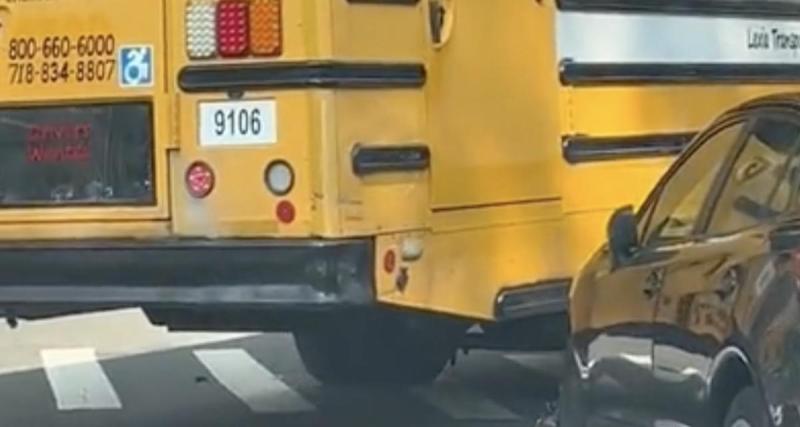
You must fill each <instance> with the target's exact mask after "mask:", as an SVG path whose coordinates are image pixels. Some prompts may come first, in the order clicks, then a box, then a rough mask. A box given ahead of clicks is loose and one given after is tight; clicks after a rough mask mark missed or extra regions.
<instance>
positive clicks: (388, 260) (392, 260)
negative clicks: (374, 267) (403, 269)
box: [383, 250, 397, 274]
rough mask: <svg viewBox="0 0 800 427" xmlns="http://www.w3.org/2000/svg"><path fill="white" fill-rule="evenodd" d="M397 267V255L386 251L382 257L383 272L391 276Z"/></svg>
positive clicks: (391, 251)
mask: <svg viewBox="0 0 800 427" xmlns="http://www.w3.org/2000/svg"><path fill="white" fill-rule="evenodd" d="M396 267H397V255H396V254H395V253H394V251H393V250H388V251H386V253H385V254H384V255H383V271H385V272H387V273H389V274H392V273H394V269H395V268H396Z"/></svg>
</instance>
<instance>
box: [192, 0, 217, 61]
mask: <svg viewBox="0 0 800 427" xmlns="http://www.w3.org/2000/svg"><path fill="white" fill-rule="evenodd" d="M186 53H187V55H189V58H192V59H201V58H210V57H212V56H214V55H215V54H216V53H217V32H216V5H215V4H214V2H213V1H208V0H205V1H204V0H200V1H193V2H190V3H189V4H188V6H187V8H186Z"/></svg>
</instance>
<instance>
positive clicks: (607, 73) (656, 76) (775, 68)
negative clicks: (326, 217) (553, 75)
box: [561, 61, 800, 86]
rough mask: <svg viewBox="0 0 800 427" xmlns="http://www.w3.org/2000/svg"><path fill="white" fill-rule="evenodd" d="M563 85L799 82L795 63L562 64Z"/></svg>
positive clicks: (798, 71)
mask: <svg viewBox="0 0 800 427" xmlns="http://www.w3.org/2000/svg"><path fill="white" fill-rule="evenodd" d="M561 82H562V84H564V85H570V86H578V85H636V84H686V83H694V84H711V83H715V84H740V83H763V84H767V83H769V84H778V83H797V82H800V65H795V64H699V63H698V64H680V63H674V64H649V63H647V64H645V63H631V64H622V63H591V64H590V63H579V62H570V61H564V62H563V63H562V64H561Z"/></svg>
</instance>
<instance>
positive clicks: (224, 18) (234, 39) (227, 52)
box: [217, 0, 250, 58]
mask: <svg viewBox="0 0 800 427" xmlns="http://www.w3.org/2000/svg"><path fill="white" fill-rule="evenodd" d="M249 17H250V2H249V1H247V0H221V1H220V2H219V3H218V4H217V49H218V50H219V54H220V56H222V57H226V58H232V57H233V58H235V57H242V56H246V55H247V54H248V53H249V51H250V23H249Z"/></svg>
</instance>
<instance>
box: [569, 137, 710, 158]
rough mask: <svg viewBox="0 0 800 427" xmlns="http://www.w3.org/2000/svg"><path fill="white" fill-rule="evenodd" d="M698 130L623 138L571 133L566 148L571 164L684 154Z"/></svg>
mask: <svg viewBox="0 0 800 427" xmlns="http://www.w3.org/2000/svg"><path fill="white" fill-rule="evenodd" d="M694 136H695V134H694V133H676V134H656V135H636V136H622V137H602V138H597V137H588V136H571V137H566V138H564V143H563V146H562V151H563V155H564V159H565V160H566V161H567V162H568V163H572V164H575V163H585V162H599V161H611V160H630V159H640V158H651V157H668V156H675V155H677V154H680V152H681V151H682V150H683V149H684V148H685V147H686V145H687V144H689V142H691V140H692V138H694Z"/></svg>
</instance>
